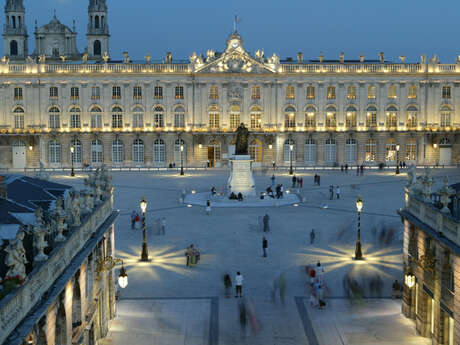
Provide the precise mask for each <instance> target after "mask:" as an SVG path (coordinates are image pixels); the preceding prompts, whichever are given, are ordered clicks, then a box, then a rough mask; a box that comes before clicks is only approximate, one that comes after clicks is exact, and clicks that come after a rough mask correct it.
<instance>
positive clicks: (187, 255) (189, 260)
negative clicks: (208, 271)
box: [185, 244, 193, 267]
mask: <svg viewBox="0 0 460 345" xmlns="http://www.w3.org/2000/svg"><path fill="white" fill-rule="evenodd" d="M192 248H193V244H192V245H190V246H188V247H187V250H186V251H185V257H186V259H187V262H186V264H185V266H186V267H190V264H191V259H192Z"/></svg>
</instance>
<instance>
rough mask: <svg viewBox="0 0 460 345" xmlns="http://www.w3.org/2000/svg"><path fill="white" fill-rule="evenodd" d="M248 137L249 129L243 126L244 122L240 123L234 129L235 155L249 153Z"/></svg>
mask: <svg viewBox="0 0 460 345" xmlns="http://www.w3.org/2000/svg"><path fill="white" fill-rule="evenodd" d="M248 138H249V131H248V129H247V128H246V127H244V123H242V124H240V126H239V127H238V129H237V130H236V146H235V155H244V156H247V155H248V154H249V151H248V145H249V143H248Z"/></svg>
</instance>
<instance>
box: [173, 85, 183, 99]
mask: <svg viewBox="0 0 460 345" xmlns="http://www.w3.org/2000/svg"><path fill="white" fill-rule="evenodd" d="M175 97H176V99H184V87H183V86H176V88H175Z"/></svg>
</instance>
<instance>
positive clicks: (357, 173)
mask: <svg viewBox="0 0 460 345" xmlns="http://www.w3.org/2000/svg"><path fill="white" fill-rule="evenodd" d="M356 176H359V165H358V166H357V167H356Z"/></svg>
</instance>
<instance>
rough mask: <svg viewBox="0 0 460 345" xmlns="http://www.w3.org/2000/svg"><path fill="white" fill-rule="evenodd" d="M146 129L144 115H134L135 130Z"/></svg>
mask: <svg viewBox="0 0 460 345" xmlns="http://www.w3.org/2000/svg"><path fill="white" fill-rule="evenodd" d="M142 127H144V115H143V114H141V113H138V114H133V128H142Z"/></svg>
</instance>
